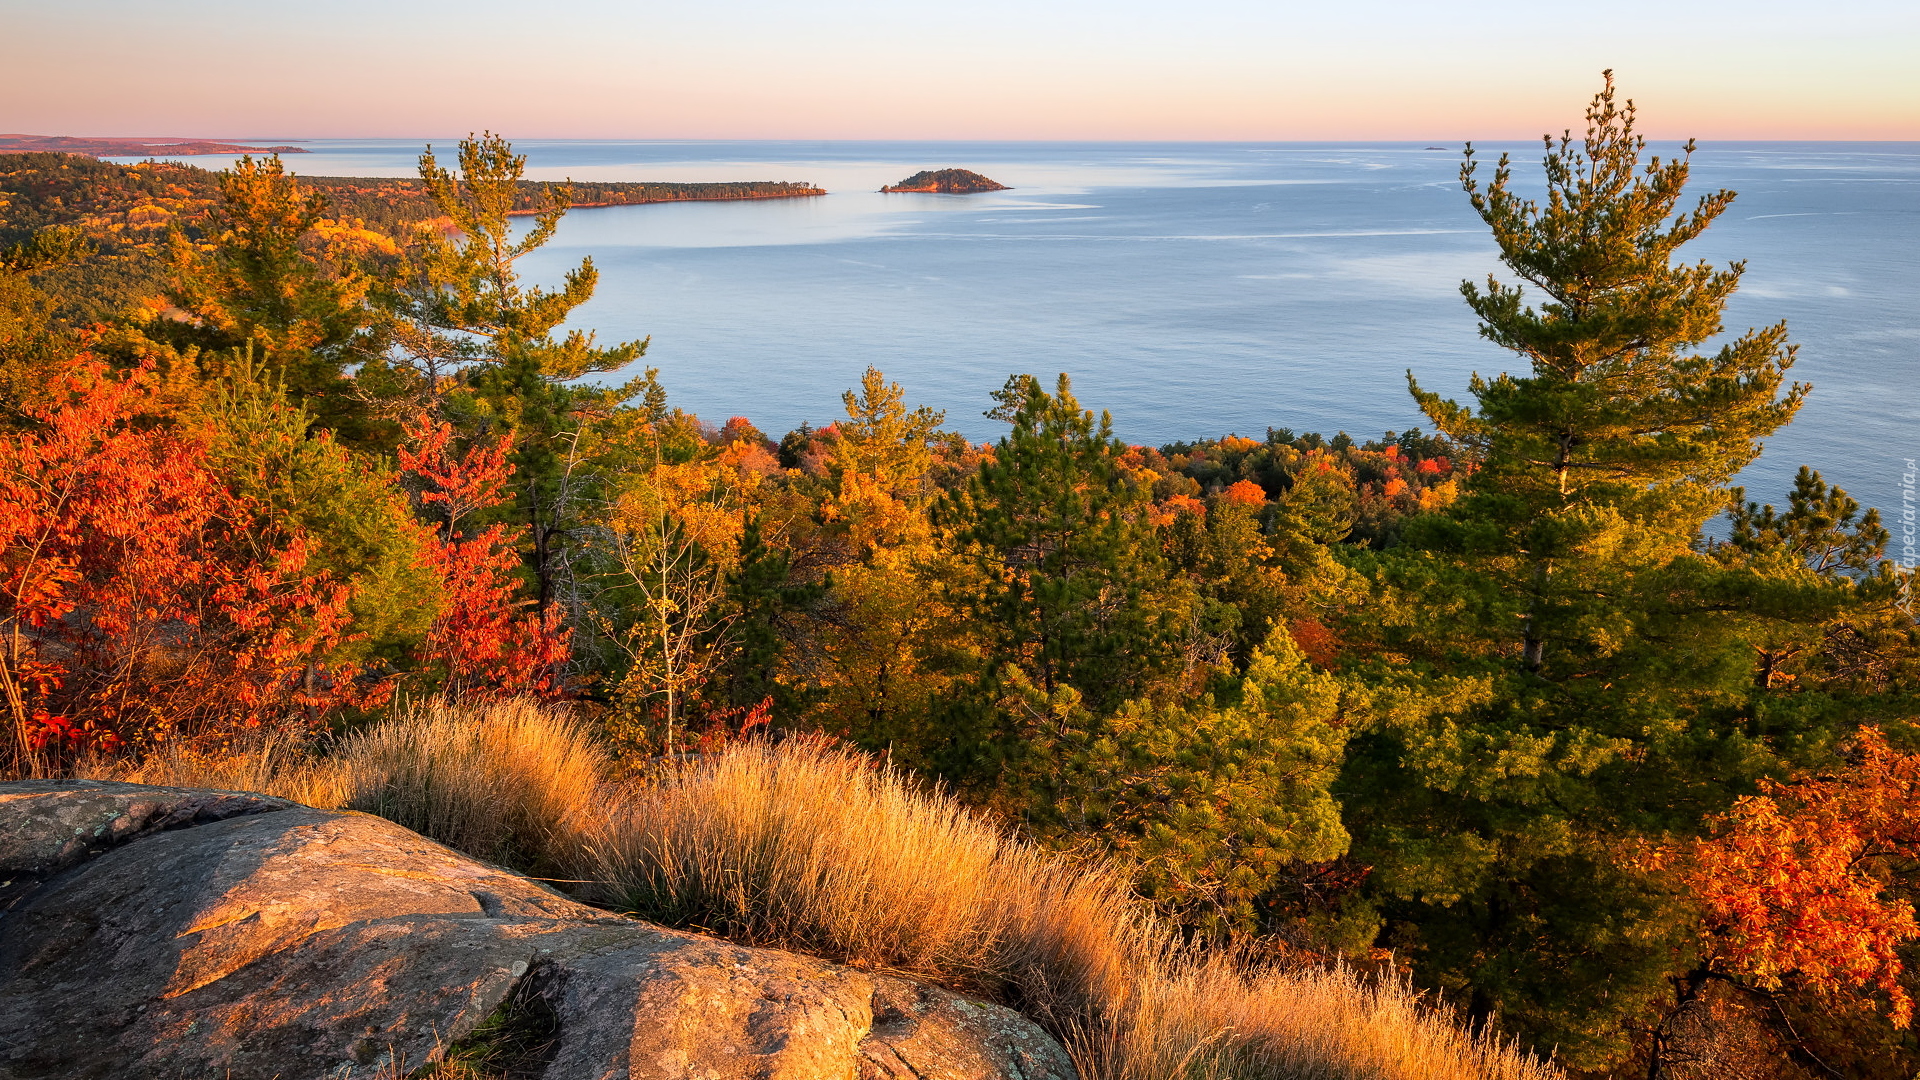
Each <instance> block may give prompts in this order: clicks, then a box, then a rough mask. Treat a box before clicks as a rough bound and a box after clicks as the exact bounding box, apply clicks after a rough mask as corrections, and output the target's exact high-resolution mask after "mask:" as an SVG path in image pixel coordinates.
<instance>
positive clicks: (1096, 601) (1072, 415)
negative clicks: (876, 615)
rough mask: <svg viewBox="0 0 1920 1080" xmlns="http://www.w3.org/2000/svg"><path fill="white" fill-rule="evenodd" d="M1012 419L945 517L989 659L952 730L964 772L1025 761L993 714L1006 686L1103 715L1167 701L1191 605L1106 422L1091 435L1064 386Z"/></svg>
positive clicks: (966, 607)
mask: <svg viewBox="0 0 1920 1080" xmlns="http://www.w3.org/2000/svg"><path fill="white" fill-rule="evenodd" d="M1009 385H1013V384H1012V383H1011V382H1010V384H1009ZM1012 420H1013V430H1012V431H1011V432H1009V433H1008V434H1007V435H1006V437H1004V438H1002V439H1001V440H1000V441H999V443H998V444H997V445H996V447H995V449H994V456H993V460H991V461H989V462H986V463H983V464H982V466H981V468H980V471H979V473H978V474H977V475H975V476H974V477H973V478H972V479H971V480H970V481H969V482H968V484H967V486H966V488H965V489H964V490H962V491H959V492H956V493H954V494H953V495H951V496H949V497H948V498H946V499H945V500H943V502H942V503H941V505H940V507H939V508H938V512H937V514H936V522H937V523H938V524H940V525H941V526H943V528H944V530H945V536H944V544H945V546H946V547H947V549H948V551H950V552H951V553H952V555H953V558H954V564H955V567H956V572H955V574H954V580H953V581H952V583H951V586H950V589H949V592H950V600H951V602H952V603H953V605H954V607H955V608H956V610H957V612H958V613H959V614H960V615H961V617H962V618H964V619H966V620H967V621H969V622H970V623H971V624H972V625H973V626H974V627H975V628H976V630H977V632H978V634H979V636H980V639H981V640H980V647H981V652H982V655H983V656H984V657H985V658H986V660H985V670H984V671H982V672H981V675H980V681H979V684H978V690H979V693H977V694H976V695H974V696H973V697H972V698H970V699H967V700H965V701H963V702H960V703H959V706H958V708H957V709H956V711H955V713H954V716H953V717H952V718H951V720H952V722H953V725H954V726H953V728H952V730H951V731H950V734H951V735H952V737H953V739H954V743H953V745H952V746H950V747H949V748H948V753H947V756H948V758H949V759H950V762H951V764H952V766H953V767H955V768H958V769H959V770H961V771H962V772H971V771H973V770H976V769H982V768H984V769H987V770H988V771H989V772H991V771H992V770H993V769H994V768H995V767H996V766H995V765H994V763H995V762H997V761H999V760H1001V759H1003V758H1004V757H1006V756H1007V755H1008V754H1012V753H1018V752H1019V746H1020V743H1021V742H1022V741H1023V740H1024V738H1025V737H1026V733H1025V732H1023V731H1022V730H1021V723H1020V720H1019V718H1018V717H1015V716H1012V715H1009V714H1008V713H1006V712H1005V710H1003V709H1002V708H1001V707H1000V706H999V705H998V704H997V701H998V699H999V697H1000V695H1001V693H1002V692H1003V691H1004V690H1005V685H1006V684H1007V682H1008V680H1009V679H1010V678H1012V679H1014V680H1016V681H1025V682H1030V683H1031V684H1032V685H1033V686H1034V687H1036V688H1037V689H1038V691H1039V692H1040V693H1041V694H1042V695H1044V696H1046V697H1049V698H1051V697H1052V696H1053V695H1054V694H1056V693H1057V692H1059V691H1061V690H1064V689H1068V688H1071V689H1073V690H1074V691H1075V692H1076V693H1077V694H1078V695H1079V696H1080V698H1081V699H1082V700H1084V702H1085V703H1086V705H1087V707H1089V708H1091V709H1093V710H1095V711H1096V712H1104V711H1108V710H1111V709H1112V708H1113V707H1114V706H1116V705H1118V704H1119V703H1120V702H1122V701H1125V700H1127V699H1129V698H1133V697H1144V696H1147V695H1148V694H1149V693H1151V692H1153V691H1156V690H1159V689H1162V688H1161V687H1160V686H1159V685H1158V682H1159V680H1160V678H1161V677H1163V676H1165V675H1168V674H1172V673H1175V672H1177V671H1178V670H1179V662H1180V654H1179V650H1178V648H1177V641H1178V637H1177V634H1178V630H1179V628H1180V627H1181V626H1182V625H1183V624H1184V623H1185V622H1186V619H1187V614H1188V608H1189V607H1190V606H1191V604H1192V598H1191V595H1190V590H1189V589H1188V588H1187V586H1186V583H1185V582H1184V581H1181V580H1178V579H1173V578H1170V577H1169V575H1168V574H1167V572H1166V567H1165V565H1164V562H1163V561H1162V558H1161V555H1160V550H1159V540H1158V537H1157V536H1156V535H1155V533H1154V530H1153V527H1152V525H1151V524H1150V523H1149V522H1148V521H1147V519H1146V516H1145V514H1144V513H1143V506H1144V503H1145V493H1144V492H1142V491H1141V490H1139V489H1138V488H1137V487H1136V486H1135V485H1134V484H1132V483H1131V482H1130V481H1129V480H1128V479H1127V478H1126V477H1125V476H1123V475H1122V473H1121V471H1120V470H1119V468H1118V467H1117V462H1118V459H1119V458H1120V456H1121V455H1122V454H1123V453H1124V452H1125V449H1126V448H1125V446H1123V445H1122V444H1121V443H1120V442H1119V441H1118V440H1116V439H1114V438H1113V435H1112V421H1111V418H1109V417H1107V416H1106V415H1104V414H1103V415H1102V416H1101V417H1100V420H1099V421H1098V423H1097V424H1096V422H1095V420H1094V417H1093V414H1092V413H1091V412H1088V411H1086V410H1084V409H1082V408H1081V407H1080V403H1079V401H1077V400H1076V399H1075V398H1074V396H1073V389H1072V385H1071V383H1070V382H1069V381H1068V379H1067V377H1066V376H1065V375H1062V376H1060V380H1059V384H1058V387H1057V389H1056V391H1055V392H1054V393H1052V394H1049V393H1047V392H1046V391H1045V390H1044V389H1042V388H1041V387H1040V385H1039V384H1038V382H1036V381H1033V380H1028V381H1027V383H1026V385H1025V396H1024V398H1023V399H1022V401H1021V404H1020V407H1019V409H1018V410H1017V411H1016V412H1015V413H1014V414H1013V418H1012ZM1014 669H1017V670H1018V674H1017V676H1016V675H1014V674H1013V670H1014Z"/></svg>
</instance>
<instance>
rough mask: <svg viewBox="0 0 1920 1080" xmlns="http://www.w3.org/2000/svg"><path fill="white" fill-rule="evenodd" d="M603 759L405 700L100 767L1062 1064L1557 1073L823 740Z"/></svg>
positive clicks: (560, 740) (579, 736)
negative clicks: (1204, 930) (268, 810)
mask: <svg viewBox="0 0 1920 1080" xmlns="http://www.w3.org/2000/svg"><path fill="white" fill-rule="evenodd" d="M611 765H612V763H611V761H610V760H609V758H608V756H607V754H606V753H605V751H604V750H603V749H602V748H601V747H600V745H599V744H598V743H597V742H596V741H595V740H594V739H593V738H592V736H591V734H590V733H589V732H588V731H587V729H585V728H584V727H583V726H581V725H580V724H579V723H578V722H577V721H575V720H573V719H571V718H569V717H568V716H567V715H566V714H565V713H563V712H559V711H555V710H553V709H549V708H544V707H540V706H536V705H532V704H528V703H517V702H509V703H504V704H498V705H489V706H475V707H449V706H446V705H427V706H422V707H419V708H416V709H414V710H412V711H410V712H408V713H407V714H405V715H403V716H401V717H399V718H396V719H394V720H390V721H387V722H385V723H383V724H380V725H378V726H375V727H373V728H370V729H368V730H366V731H364V732H361V733H359V734H356V735H353V736H350V737H348V738H346V739H344V740H342V741H341V742H340V743H339V744H338V745H337V746H336V747H335V748H334V750H333V752H332V753H331V754H330V755H329V756H327V757H325V758H320V759H316V758H314V757H311V756H308V755H306V754H303V753H302V752H301V751H300V750H299V748H297V747H294V746H291V745H288V744H285V743H276V742H273V741H271V740H269V741H266V742H263V743H261V744H258V745H256V746H253V747H250V748H246V749H244V750H241V751H239V752H236V753H233V754H230V755H227V756H225V757H218V758H214V757H195V756H193V755H191V754H187V753H184V752H182V753H176V754H173V755H171V756H169V755H164V754H163V755H159V756H156V757H153V758H150V759H148V761H147V762H145V763H143V764H142V765H141V766H140V768H139V769H137V770H131V771H122V772H120V773H119V774H117V775H115V776H114V777H113V778H115V779H129V780H137V781H141V782H146V783H164V784H177V785H182V786H199V787H219V788H224V789H228V790H249V791H260V792H265V793H268V794H275V795H281V796H284V797H287V798H291V799H295V800H296V801H300V802H304V803H307V804H309V805H313V806H322V807H346V808H351V809H356V810H365V811H368V812H371V813H376V814H380V815H382V816H385V817H389V818H391V819H393V820H394V821H397V822H399V823H401V824H403V825H406V826H408V827H409V828H412V829H415V830H416V831H419V832H421V833H424V834H426V835H428V836H431V837H433V838H434V839H437V840H440V841H441V842H443V843H446V844H448V845H449V846H452V847H456V848H459V849H460V850H463V851H466V852H468V853H469V854H472V855H476V856H478V857H481V858H485V859H489V860H491V861H494V862H497V863H502V864H504V865H509V866H515V867H518V868H520V869H524V870H528V871H529V872H532V873H538V874H546V875H551V876H555V877H562V878H570V879H582V880H579V881H576V882H575V884H577V885H579V886H580V887H579V888H578V889H576V890H575V891H576V892H578V893H579V894H580V895H581V897H582V899H586V900H589V901H593V902H596V903H599V904H602V905H604V906H608V907H613V908H615V909H617V910H622V911H628V912H632V913H634V914H638V915H641V916H645V917H648V918H652V919H656V920H660V921H663V922H668V923H672V924H674V925H679V926H687V927H695V928H703V929H706V930H710V931H712V932H715V933H719V934H722V935H725V936H727V937H729V938H732V939H735V940H738V941H741V942H744V943H748V944H754V945H762V946H769V947H778V948H788V949H795V950H800V951H805V952H811V953H815V954H818V955H822V956H826V957H829V958H832V959H836V960H841V961H844V962H847V963H849V964H853V965H856V966H860V967H865V968H872V969H886V970H892V971H897V972H901V973H905V974H910V975H916V976H920V977H924V978H929V979H933V980H937V981H942V982H945V983H948V984H949V985H953V986H956V987H959V988H961V989H965V990H970V991H974V992H978V993H981V994H985V995H989V996H993V997H996V998H998V999H1000V1000H1002V1001H1005V1002H1007V1003H1008V1004H1011V1005H1014V1006H1016V1007H1017V1008H1020V1009H1021V1010H1023V1011H1024V1012H1026V1013H1027V1014H1028V1015H1030V1016H1033V1017H1034V1018H1036V1019H1038V1020H1040V1021H1041V1022H1042V1023H1044V1024H1046V1025H1047V1026H1048V1027H1050V1028H1051V1029H1052V1030H1054V1031H1055V1032H1056V1033H1058V1034H1059V1035H1060V1036H1061V1037H1062V1039H1063V1041H1064V1042H1065V1043H1066V1045H1067V1046H1068V1048H1069V1050H1070V1052H1071V1053H1072V1054H1073V1057H1074V1059H1075V1061H1076V1063H1077V1065H1078V1066H1079V1068H1080V1071H1081V1074H1082V1076H1083V1077H1084V1078H1085V1080H1363V1078H1364V1080H1560V1078H1561V1073H1560V1072H1559V1070H1558V1069H1556V1068H1554V1067H1553V1066H1551V1065H1549V1064H1545V1063H1542V1062H1540V1061H1538V1060H1535V1059H1533V1058H1530V1057H1528V1056H1526V1055H1523V1054H1521V1053H1519V1052H1518V1051H1516V1050H1515V1049H1514V1048H1512V1047H1509V1046H1504V1045H1501V1044H1499V1043H1498V1042H1496V1041H1493V1040H1490V1039H1488V1038H1486V1037H1483V1036H1480V1035H1475V1034H1471V1033H1469V1032H1468V1031H1466V1030H1465V1029H1464V1028H1462V1027H1461V1026H1460V1025H1459V1024H1458V1023H1457V1022H1456V1021H1455V1019H1454V1018H1453V1017H1452V1016H1451V1015H1450V1014H1449V1013H1447V1012H1446V1011H1445V1010H1441V1009H1438V1008H1434V1007H1432V1006H1431V1005H1429V1004H1428V1003H1425V1002H1423V1000H1422V999H1421V998H1420V996H1419V995H1418V994H1417V993H1415V992H1414V991H1413V990H1412V989H1411V988H1410V987H1408V986H1407V985H1405V984H1403V983H1399V982H1393V981H1387V982H1384V983H1382V982H1377V981H1368V980H1366V979H1363V978H1362V977H1360V976H1359V975H1357V974H1355V973H1354V972H1351V971H1345V970H1333V971H1324V970H1289V969H1282V968H1279V967H1276V966H1273V965H1271V964H1261V963H1256V962H1252V961H1249V960H1247V959H1246V958H1243V957H1239V956H1236V955H1233V954H1230V953H1227V952H1223V951H1219V950H1205V949H1195V948H1189V947H1187V946H1184V945H1182V944H1181V943H1180V941H1179V940H1178V939H1177V938H1176V936H1175V935H1174V934H1172V933H1171V932H1169V931H1168V930H1167V929H1166V928H1164V927H1162V926H1160V925H1159V924H1158V923H1156V922H1155V921H1154V920H1153V918H1152V917H1151V916H1150V915H1149V914H1147V913H1146V911H1145V909H1144V908H1143V907H1142V906H1141V905H1140V904H1138V903H1137V902H1135V901H1134V900H1133V899H1132V897H1131V895H1130V893H1129V890H1128V888H1127V886H1126V882H1125V881H1124V880H1123V879H1122V878H1120V877H1119V876H1118V875H1117V874H1116V873H1114V872H1113V871H1112V870H1110V869H1108V868H1105V867H1101V866H1097V865H1085V864H1081V863H1077V862H1074V861H1070V860H1067V859H1065V858H1063V857H1061V856H1059V855H1057V854H1054V853H1050V852H1046V851H1042V850H1040V849H1038V848H1036V847H1034V846H1033V845H1031V844H1028V843H1025V842H1022V841H1019V840H1017V839H1015V838H1013V837H1011V836H1009V835H1007V834H1006V833H1004V832H1003V831H1001V830H1000V829H999V828H997V827H995V826H994V825H992V824H990V823H989V822H986V821H984V820H982V819H981V818H979V817H977V816H975V815H974V814H973V813H971V812H969V811H968V810H966V809H965V808H964V807H962V806H960V805H959V804H958V803H956V802H955V801H954V800H953V799H952V798H951V797H950V796H948V795H946V794H944V793H941V792H939V791H937V790H936V791H930V790H927V789H926V788H924V787H922V786H921V785H919V784H917V783H915V782H914V780H913V778H912V777H910V776H907V775H905V774H903V773H901V772H898V771H896V770H893V769H890V768H887V767H877V766H875V765H874V764H873V763H872V762H871V761H870V760H869V759H867V758H865V757H863V756H861V755H858V754H855V753H852V752H849V751H846V750H843V749H838V748H836V747H834V746H832V745H829V744H826V743H823V742H813V741H808V740H804V739H795V740H788V741H786V742H781V743H777V744H775V743H767V742H749V743H745V744H739V745H735V746H733V747H729V748H727V749H724V750H722V751H720V752H717V753H712V754H704V755H699V756H694V757H687V758H681V759H674V760H665V761H658V762H653V763H651V764H650V766H649V767H648V768H646V769H644V770H642V772H641V773H640V776H639V778H638V779H628V780H622V781H616V780H614V779H612V778H611V777H612V771H611Z"/></svg>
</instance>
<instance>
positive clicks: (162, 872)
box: [0, 781, 1074, 1080]
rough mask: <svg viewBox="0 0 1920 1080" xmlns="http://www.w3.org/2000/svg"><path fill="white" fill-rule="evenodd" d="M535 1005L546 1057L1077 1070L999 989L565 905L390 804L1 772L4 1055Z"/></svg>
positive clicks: (219, 1072)
mask: <svg viewBox="0 0 1920 1080" xmlns="http://www.w3.org/2000/svg"><path fill="white" fill-rule="evenodd" d="M526 1017H532V1018H534V1023H533V1027H534V1028H535V1029H537V1038H532V1039H529V1040H526V1043H527V1045H525V1046H523V1047H522V1048H521V1050H520V1055H519V1057H518V1059H517V1060H516V1064H515V1067H514V1070H513V1073H514V1075H523V1076H527V1077H542V1078H549V1080H561V1078H565V1080H584V1078H592V1080H656V1078H658V1080H669V1078H671V1080H690V1078H699V1080H735V1078H739V1080H908V1078H914V1080H1073V1076H1074V1074H1073V1069H1072V1066H1071V1065H1070V1064H1069V1062H1068V1059H1067V1055H1066V1054H1065V1052H1064V1051H1063V1050H1062V1049H1061V1047H1060V1045H1059V1044H1058V1043H1057V1042H1055V1041H1054V1040H1053V1038H1052V1037H1051V1036H1049V1035H1048V1034H1047V1033H1046V1032H1045V1031H1043V1030H1041V1029H1040V1028H1039V1027H1037V1026H1036V1025H1034V1024H1033V1023H1032V1022H1031V1021H1029V1020H1027V1019H1026V1018H1024V1017H1022V1016H1020V1015H1019V1014H1018V1013H1016V1012H1013V1011H1012V1010H1009V1009H1006V1008H1003V1007H1001V1006H999V1005H994V1004H990V1003H987V1002H981V1001H975V1000H971V999H969V998H966V997H964V996H962V995H959V994H956V993H954V992H952V991H949V990H945V989H942V988H940V987H936V986H930V985H927V984H924V983H918V982H913V981H910V980H907V979H901V978H895V977H892V976H887V975H882V974H876V973H870V972H862V971H855V970H853V969H850V968H847V967H843V966H840V965H836V964H831V963H827V962H825V961H822V960H817V959H814V958H811V957H806V956H799V955H795V954H791V953H784V952H777V951H772V950H766V949H751V948H744V947H741V946H738V945H734V944H731V943H729V942H725V941H719V940H715V939H713V938H709V937H703V936H700V935H697V934H690V933H683V932H680V931H675V930H669V929H665V928H663V927H658V926H653V925H650V924H647V923H642V922H639V921H636V920H633V919H627V918H621V917H618V916H614V915H610V914H608V913H607V912H604V911H600V910H596V909H594V908H589V907H586V906H584V905H581V904H578V903H576V902H574V901H572V900H570V899H567V898H566V897H564V896H561V895H559V894H558V893H556V892H553V891H552V890H550V889H548V888H546V887H544V886H542V885H541V884H539V883H538V882H535V881H533V880H531V879H529V878H525V877H522V876H520V875H518V874H514V873H510V872H508V871H505V870H501V869H498V868H496V867H492V866H487V865H484V864H481V863H479V862H476V861H474V860H472V859H469V858H467V857H466V856H463V855H461V854H459V853H457V852H454V851H452V850H450V849H448V848H445V847H442V846H441V845H439V844H436V843H434V842H432V841H430V840H427V839H425V838H423V837H421V836H419V835H417V834H415V833H412V832H409V831H408V830H406V829H403V828H401V827H400V826H398V825H395V824H393V823H391V822H388V821H385V820H383V819H381V818H377V817H372V816H369V815H366V814H356V813H336V812H329V811H320V810H313V809H309V808H307V807H303V806H299V805H296V804H293V803H289V802H285V801H283V800H279V799H269V798H265V797H262V796H254V795H243V794H234V793H223V792H207V791H194V790H187V789H180V788H156V787H144V786H140V785H134V784H110V783H100V782H94V781H28V782H17V783H6V784H0V1080H27V1078H39V1077H61V1078H73V1080H80V1078H95V1077H98V1078H108V1077H113V1078H126V1080H140V1078H152V1080H161V1078H166V1080H173V1078H187V1077H192V1078H195V1080H199V1078H204V1077H212V1076H218V1077H224V1078H230V1080H251V1078H258V1080H270V1078H277V1080H306V1078H314V1080H319V1078H322V1077H325V1078H329V1080H348V1078H357V1077H366V1078H374V1077H381V1078H393V1077H404V1076H407V1075H409V1074H410V1073H413V1072H414V1071H415V1070H419V1069H422V1068H423V1067H425V1066H429V1065H431V1064H433V1063H434V1062H436V1061H438V1060H440V1059H441V1058H442V1057H443V1056H445V1055H446V1054H447V1053H448V1052H449V1048H450V1047H455V1046H457V1045H459V1044H461V1042H462V1040H471V1039H472V1038H473V1037H474V1035H475V1032H476V1031H481V1032H486V1031H498V1030H500V1029H501V1028H503V1027H506V1026H511V1024H512V1023H513V1022H515V1021H516V1018H520V1019H524V1018H526Z"/></svg>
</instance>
